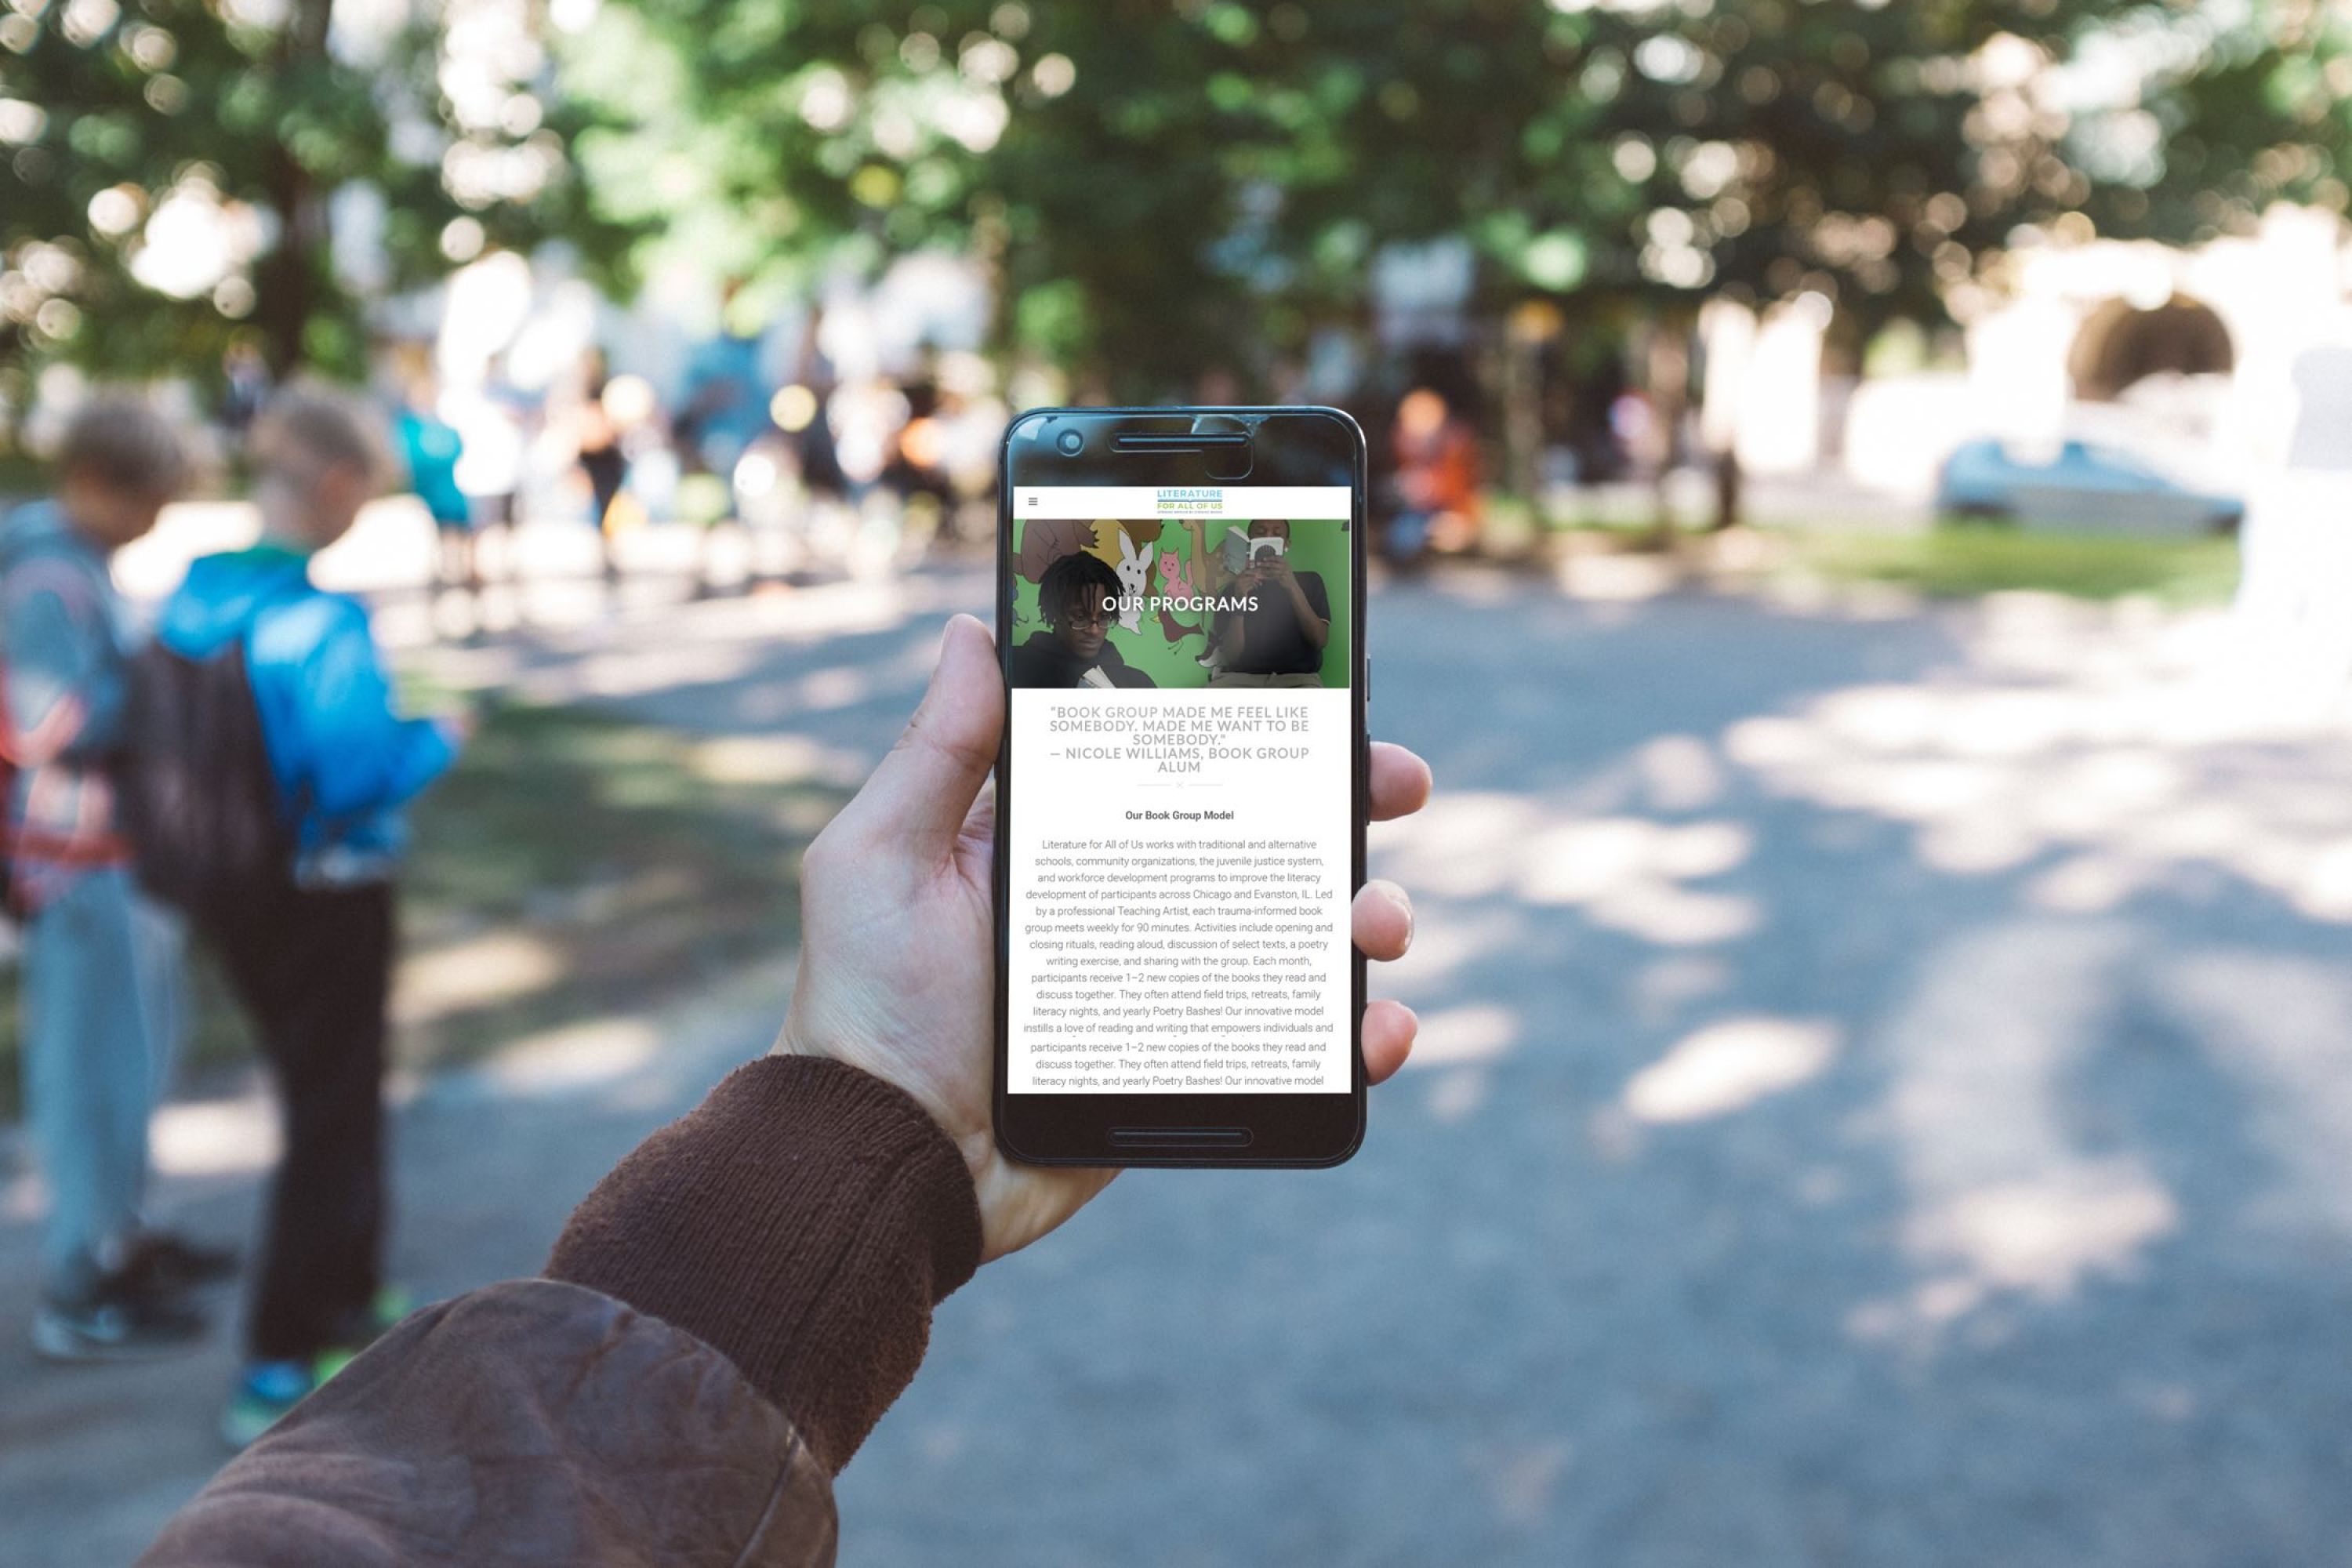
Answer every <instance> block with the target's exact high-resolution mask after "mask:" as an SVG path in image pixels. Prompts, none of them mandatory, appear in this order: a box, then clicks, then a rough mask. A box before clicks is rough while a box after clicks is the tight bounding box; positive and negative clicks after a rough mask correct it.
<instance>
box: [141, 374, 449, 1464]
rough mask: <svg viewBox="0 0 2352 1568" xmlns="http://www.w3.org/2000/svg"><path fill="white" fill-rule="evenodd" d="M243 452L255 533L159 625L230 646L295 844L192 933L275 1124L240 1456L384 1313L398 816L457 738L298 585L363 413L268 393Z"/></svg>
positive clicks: (235, 1405) (185, 587) (241, 1397)
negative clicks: (386, 1105)
mask: <svg viewBox="0 0 2352 1568" xmlns="http://www.w3.org/2000/svg"><path fill="white" fill-rule="evenodd" d="M253 458H254V465H255V473H256V480H255V484H256V490H255V500H256V502H257V504H258V506H259V508H260V510H261V520H262V537H261V540H260V542H258V543H257V544H256V545H254V546H253V547H252V548H251V549H248V550H241V551H234V552H227V553H225V554H218V555H208V556H205V557H204V558H203V559H201V560H199V561H197V562H196V563H194V565H193V566H192V567H190V568H189V571H188V577H187V581H186V582H185V583H184V584H182V585H181V587H180V588H179V590H178V591H177V592H176V593H174V594H173V596H172V597H171V599H170V600H169V601H168V602H167V603H166V604H165V605H164V606H163V615H162V617H161V619H160V622H159V624H158V628H157V633H156V635H157V637H158V639H159V640H160V641H161V642H162V643H163V646H164V647H166V648H168V649H169V650H171V651H172V652H173V653H175V654H178V655H180V656H181V657H183V658H189V659H194V660H202V659H206V658H212V657H214V656H215V655H218V654H221V653H223V652H224V651H225V650H226V649H228V648H229V647H231V645H236V647H238V648H239V650H240V651H241V652H242V655H243V658H244V660H245V666H246V670H247V678H248V679H249V681H250V683H251V686H252V694H253V700H254V703H255V706H256V708H257V711H258V716H259V719H260V725H259V732H260V738H261V742H262V745H263V749H264V750H265V751H266V752H267V753H268V758H267V761H268V770H269V773H270V775H271V777H272V779H273V780H274V782H275V784H276V786H277V790H276V793H277V796H278V804H279V805H280V807H281V808H282V810H283V812H284V814H285V820H286V823H287V825H288V827H289V833H290V836H291V840H292V843H293V845H294V852H293V858H292V863H291V864H289V865H288V866H286V867H285V868H284V874H283V877H282V879H273V880H272V882H271V885H269V886H268V887H267V888H266V889H262V890H261V891H260V892H259V893H257V895H256V896H254V897H252V898H250V899H247V900H242V901H241V903H240V904H239V906H238V907H237V909H236V910H235V912H234V913H232V914H227V915H223V916H220V917H218V918H216V919H215V920H214V921H211V922H210V923H209V924H208V926H207V929H206V930H205V933H204V934H205V936H206V937H207V939H209V940H210V941H211V942H213V944H214V945H215V947H216V949H217V950H218V952H219V953H220V955H221V958H222V960H223V963H224V965H225V967H226V970H227V972H228V976H229V980H230V983H231V984H232V985H233V986H234V988H235V990H236V995H237V998H238V1000H239V1002H240V1003H241V1004H242V1005H243V1006H244V1007H245V1009H246V1011H247V1013H248V1014H249V1015H250V1016H251V1018H252V1020H253V1022H254V1025H255V1029H256V1033H257V1035H258V1037H259V1038H260V1042H261V1048H262V1051H263V1054H264V1055H265V1056H266V1057H267V1058H268V1062H269V1066H270V1068H271V1072H272V1076H273V1079H274V1080H275V1083H276V1086H277V1089H278V1098H279V1101H280V1110H281V1120H282V1121H283V1123H284V1127H285V1154H284V1157H283V1159H282V1160H281V1162H280V1163H279V1166H278V1173H277V1177H276V1179H275V1181H274V1182H273V1184H272V1185H271V1191H270V1197H269V1210H268V1220H267V1224H266V1230H265V1236H264V1249H263V1254H262V1258H261V1265H260V1269H259V1275H258V1278H257V1281H256V1284H255V1289H254V1297H253V1303H252V1318H251V1321H250V1323H249V1324H248V1326H247V1363H246V1365H245V1368H244V1370H243V1372H242V1373H240V1375H239V1378H238V1381H237V1384H236V1390H235V1392H234V1394H233V1395H232V1397H231V1400H230V1403H229V1405H228V1408H227V1411H226V1414H225V1415H224V1416H223V1420H222V1431H223V1434H224V1436H226V1437H227V1438H228V1439H229V1440H230V1441H231V1442H232V1443H236V1444H239V1445H242V1444H244V1443H246V1442H249V1441H251V1440H252V1438H253V1437H255V1436H257V1435H259V1434H260V1433H261V1432H263V1431H265V1430H267V1429H268V1426H270V1425H271V1424H272V1423H273V1422H275V1421H276V1420H277V1418H278V1416H279V1415H283V1414H284V1413H285V1412H286V1411H288V1410H289V1409H291V1408H292V1407H293V1405H294V1404H295V1403H296V1402H297V1401H298V1400H299V1399H300V1398H301V1397H302V1395H304V1394H308V1393H309V1392H310V1390H311V1389H312V1388H313V1387H315V1386H316V1385H317V1384H319V1382H320V1380H321V1379H323V1378H325V1377H327V1376H329V1375H331V1373H333V1372H334V1371H335V1370H337V1368H338V1367H339V1366H340V1364H341V1361H342V1360H344V1359H347V1358H348V1356H349V1354H350V1353H351V1352H352V1351H353V1350H354V1349H356V1348H357V1347H358V1346H360V1345H362V1344H364V1343H365V1342H367V1341H368V1340H370V1339H371V1338H373V1336H374V1334H375V1333H376V1332H378V1331H381V1330H382V1329H383V1327H385V1326H387V1323H388V1321H389V1320H390V1319H391V1318H392V1317H393V1316H394V1315H396V1314H395V1311H394V1307H393V1305H392V1304H391V1303H390V1302H389V1301H388V1300H387V1299H386V1295H385V1292H384V1291H383V1279H382V1258H383V1235H384V1208H385V1205H384V1188H385V1176H384V1129H383V1073H384V1055H385V1048H386V1040H387V1035H388V1027H389V1026H388V1021H387V1016H386V1009H387V1005H388V1003H389V1000H390V991H391V983H392V962H393V946H394V924H395V921H394V876H395V874H396V872H397V870H398V868H399V865H400V861H401V858H402V849H403V845H404V837H405V829H404V824H403V821H402V812H401V807H402V805H403V804H404V802H406V801H407V800H408V799H409V798H410V797H411V796H413V795H415V794H416V793H417V792H418V791H419V790H421V789H423V788H424V787H425V784H428V783H430V782H431V781H432V780H433V779H434V778H435V777H436V776H437V775H438V774H439V773H441V772H442V771H443V770H444V769H446V767H447V766H448V765H449V763H450V762H451V761H452V760H453V758H454V757H455V756H456V754H457V745H458V742H459V739H460V735H459V731H458V730H457V727H456V726H454V725H450V724H446V723H442V722H436V721H427V720H419V719H404V718H402V717H400V716H399V714H398V713H397V712H396V711H395V710H394V703H393V691H392V685H391V681H390V680H389V679H388V678H387V676H386V674H385V670H384V666H383V658H382V656H381V654H380V653H379V651H378V649H377V647H376V645H375V640H374V637H373V633H372V631H371V629H370V627H369V624H368V615H367V611H366V609H365V607H364V606H362V605H361V604H360V602H359V601H358V600H356V599H353V598H351V597H348V596H346V595H340V594H331V593H327V592H325V591H323V590H321V589H320V588H319V587H317V586H316V585H314V584H312V582H311V580H310V557H311V556H312V554H313V553H315V552H318V551H319V550H321V549H323V548H325V547H326V546H328V545H330V544H332V543H333V542H335V541H336V540H338V539H340V538H341V537H342V536H343V535H344V534H345V533H347V532H348V531H350V530H351V527H352V523H353V521H356V520H357V518H358V516H359V511H360V508H361V506H362V504H363V503H364V502H365V501H366V500H368V499H369V497H370V496H371V495H373V493H374V492H375V490H376V489H377V486H378V482H379V480H380V479H381V477H382V474H383V468H384V460H383V454H382V451H381V448H380V447H379V446H378V444H377V442H376V440H375V437H374V435H373V425H372V422H371V421H370V420H369V419H368V417H367V416H366V414H365V413H364V412H363V411H362V410H360V409H358V408H356V407H354V406H353V405H351V404H349V403H347V402H346V401H344V400H343V399H341V398H340V397H337V396H332V395H328V394H324V393H320V392H314V391H304V390H295V391H291V392H288V393H284V394H281V395H279V396H278V398H277V399H275V400H274V401H273V402H272V403H271V404H270V405H269V406H268V408H267V409H266V410H264V411H263V413H262V416H261V417H260V419H259V420H258V421H257V423H256V425H255V428H254V439H253Z"/></svg>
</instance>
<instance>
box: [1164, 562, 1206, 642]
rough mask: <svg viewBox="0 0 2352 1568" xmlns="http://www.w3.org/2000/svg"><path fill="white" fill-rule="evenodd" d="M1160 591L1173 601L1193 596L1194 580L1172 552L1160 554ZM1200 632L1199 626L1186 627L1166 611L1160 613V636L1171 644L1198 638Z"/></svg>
mask: <svg viewBox="0 0 2352 1568" xmlns="http://www.w3.org/2000/svg"><path fill="white" fill-rule="evenodd" d="M1160 593H1162V594H1164V595H1167V596H1168V597H1170V598H1171V599H1189V598H1191V597H1192V578H1191V577H1190V576H1189V575H1187V574H1186V573H1185V571H1184V563H1183V561H1182V560H1181V558H1179V557H1178V555H1177V554H1176V552H1174V551H1172V550H1169V551H1162V552H1160ZM1200 630H1201V628H1200V627H1199V626H1186V625H1185V624H1184V623H1183V622H1182V621H1180V620H1178V619H1177V618H1176V617H1175V616H1172V615H1171V614H1170V613H1169V612H1168V611H1166V610H1162V611H1160V635H1161V636H1163V637H1166V638H1167V639H1168V640H1169V641H1170V642H1181V641H1183V640H1184V639H1185V638H1186V637H1196V636H1198V635H1199V634H1200Z"/></svg>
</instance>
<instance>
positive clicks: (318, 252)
mask: <svg viewBox="0 0 2352 1568" xmlns="http://www.w3.org/2000/svg"><path fill="white" fill-rule="evenodd" d="M334 10H335V5H334V0H294V5H293V12H292V15H291V16H289V17H288V19H287V23H286V30H285V31H284V32H283V33H281V34H279V35H278V48H277V50H276V60H275V68H277V69H278V71H279V72H281V73H283V74H286V75H289V76H290V75H293V74H296V73H299V72H302V71H306V70H309V69H310V68H314V67H318V66H322V65H323V64H324V63H325V62H326V59H327V37H328V34H329V32H330V31H331V28H332V26H333V22H334ZM267 183H268V191H269V205H270V207H271V209H272V210H273V211H275V212H276V214H277V215H278V243H277V244H276V245H275V246H274V247H271V249H270V251H269V253H268V255H267V256H265V257H263V258H261V264H260V265H259V266H258V267H257V268H255V269H254V283H255V286H256V287H255V289H254V295H255V300H254V315H255V321H256V324H257V326H259V328H260V329H261V341H262V351H261V352H262V356H263V357H264V358H265V359H266V360H267V361H268V364H269V374H270V379H271V380H273V381H275V382H279V383H283V382H284V381H285V380H286V379H287V377H289V376H290V375H292V374H294V373H295V372H297V371H299V370H300V369H301V368H302V366H303V364H304V363H306V362H307V361H308V359H309V357H310V348H309V342H308V339H309V335H310V318H311V317H312V316H313V315H315V314H316V313H317V312H318V309H319V304H320V298H319V296H320V288H319V284H320V270H321V268H323V267H324V266H325V265H326V260H327V250H328V247H329V246H330V244H331V242H332V239H333V236H332V234H331V230H330V227H329V225H328V218H327V203H326V199H325V194H324V193H323V192H321V191H320V189H319V188H318V184H317V182H316V181H314V180H313V179H312V178H311V177H310V170H308V169H306V168H304V167H303V166H302V163H301V161H300V160H299V159H298V158H296V157H295V155H294V152H293V149H292V148H290V147H289V146H288V145H287V144H286V143H285V142H283V141H278V142H273V143H272V144H271V146H270V148H269V152H268V175H267Z"/></svg>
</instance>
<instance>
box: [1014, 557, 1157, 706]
mask: <svg viewBox="0 0 2352 1568" xmlns="http://www.w3.org/2000/svg"><path fill="white" fill-rule="evenodd" d="M1119 593H1120V589H1119V582H1118V573H1117V572H1114V571H1112V570H1111V568H1110V566H1109V564H1108V563H1106V562H1104V561H1103V560H1102V559H1101V558H1100V557H1099V556H1094V555H1089V554H1087V552H1085V551H1083V550H1081V551H1076V552H1072V553H1070V554H1068V555H1065V556H1063V557H1062V558H1061V559H1060V560H1058V561H1056V562H1055V563H1053V564H1052V565H1051V566H1048V567H1046V568H1045V572H1044V574H1041V575H1040V576H1039V577H1038V579H1037V613H1038V614H1039V615H1040V616H1044V617H1045V627H1046V629H1045V630H1044V631H1042V632H1037V633H1034V634H1033V635H1032V636H1031V637H1030V638H1029V640H1028V641H1026V642H1024V643H1023V644H1022V645H1021V646H1020V647H1016V648H1014V649H1013V658H1012V660H1011V662H1010V669H1011V675H1012V682H1013V685H1015V686H1020V687H1041V686H1042V687H1066V686H1099V687H1102V688H1105V689H1109V688H1112V687H1118V686H1151V685H1154V684H1156V683H1155V682H1154V681H1153V680H1152V679H1151V677H1150V676H1148V675H1146V674H1144V673H1143V671H1141V670H1139V669H1137V668H1134V667H1133V666H1132V665H1129V663H1128V662H1127V660H1125V659H1124V658H1120V657H1119V652H1118V649H1117V648H1115V647H1112V646H1111V645H1110V627H1111V623H1112V622H1113V621H1116V620H1117V619H1118V595H1119Z"/></svg>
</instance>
